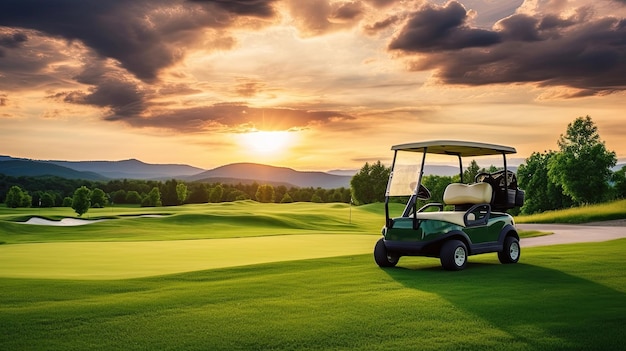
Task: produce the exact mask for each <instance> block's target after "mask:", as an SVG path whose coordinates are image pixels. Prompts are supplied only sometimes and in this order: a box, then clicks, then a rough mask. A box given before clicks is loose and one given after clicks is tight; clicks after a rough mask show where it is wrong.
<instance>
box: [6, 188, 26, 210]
mask: <svg viewBox="0 0 626 351" xmlns="http://www.w3.org/2000/svg"><path fill="white" fill-rule="evenodd" d="M23 198H24V191H22V188H20V187H19V186H17V185H14V186H12V187H11V188H10V189H9V191H8V192H7V196H6V199H5V200H4V203H5V204H6V205H7V207H10V208H17V207H22V205H23V203H24V201H23Z"/></svg>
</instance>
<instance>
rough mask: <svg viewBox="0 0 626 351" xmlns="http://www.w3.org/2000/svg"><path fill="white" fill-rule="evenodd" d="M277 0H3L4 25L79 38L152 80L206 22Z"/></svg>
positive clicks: (263, 13) (215, 24)
mask: <svg viewBox="0 0 626 351" xmlns="http://www.w3.org/2000/svg"><path fill="white" fill-rule="evenodd" d="M272 3H273V0H265V1H261V0H250V1H245V0H241V1H194V2H190V1H184V0H178V1H168V0H107V1H102V0H54V1H50V0H3V1H1V2H0V26H5V27H14V28H29V29H34V30H37V31H40V32H43V33H47V34H49V35H52V36H57V37H62V38H65V39H67V40H80V41H81V42H83V43H84V44H85V45H86V46H88V47H90V48H91V49H93V50H94V51H95V52H97V53H98V54H99V55H101V56H102V57H106V58H113V59H116V60H117V61H119V62H120V63H121V65H122V66H123V67H124V68H125V69H127V70H128V71H129V72H131V73H132V74H134V75H135V76H136V77H138V78H140V79H143V80H147V81H150V80H153V79H155V78H156V76H157V73H158V71H159V70H160V69H162V68H165V67H168V66H170V65H172V64H174V63H175V62H177V61H178V60H179V59H180V58H181V57H182V53H181V49H180V47H183V46H184V44H185V43H187V42H190V41H191V40H193V39H194V38H195V36H196V35H197V34H198V33H199V32H201V30H202V29H203V28H224V27H226V26H228V25H229V24H231V23H232V21H233V20H234V19H235V18H236V15H247V16H258V17H263V18H266V17H268V16H271V15H272V14H273V11H272V8H271V4H272Z"/></svg>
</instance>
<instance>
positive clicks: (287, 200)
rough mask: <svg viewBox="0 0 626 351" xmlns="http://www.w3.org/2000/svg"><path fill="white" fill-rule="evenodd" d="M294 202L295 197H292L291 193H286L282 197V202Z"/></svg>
mask: <svg viewBox="0 0 626 351" xmlns="http://www.w3.org/2000/svg"><path fill="white" fill-rule="evenodd" d="M292 202H293V198H291V195H289V193H285V195H283V198H282V199H280V203H281V204H290V203H292Z"/></svg>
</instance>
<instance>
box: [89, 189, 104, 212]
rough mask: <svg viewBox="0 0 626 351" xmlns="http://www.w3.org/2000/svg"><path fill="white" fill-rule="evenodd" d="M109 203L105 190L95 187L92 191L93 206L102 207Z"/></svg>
mask: <svg viewBox="0 0 626 351" xmlns="http://www.w3.org/2000/svg"><path fill="white" fill-rule="evenodd" d="M106 204H107V195H106V194H105V193H104V190H102V189H100V188H95V189H93V190H92V191H91V207H94V208H102V207H104V206H105V205H106Z"/></svg>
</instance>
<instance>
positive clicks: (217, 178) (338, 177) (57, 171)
mask: <svg viewBox="0 0 626 351" xmlns="http://www.w3.org/2000/svg"><path fill="white" fill-rule="evenodd" d="M335 172H343V173H344V174H332V173H330V172H329V173H327V172H302V171H296V170H294V169H291V168H286V167H275V166H268V165H262V164H256V163H233V164H229V165H225V166H220V167H217V168H215V169H211V170H204V169H202V168H197V167H193V166H189V165H183V164H150V163H145V162H142V161H139V160H136V159H130V160H122V161H59V160H31V159H24V158H14V157H11V156H0V174H5V175H8V176H15V177H19V176H30V177H36V176H58V177H62V178H68V179H85V180H98V181H106V180H110V179H143V180H167V179H178V180H183V181H201V182H209V183H217V182H219V183H228V184H233V183H234V184H236V183H242V184H249V183H252V182H259V183H263V184H272V185H285V186H288V187H290V186H296V187H314V188H317V187H320V188H325V189H333V188H340V187H346V188H348V187H350V180H351V179H352V175H354V174H355V173H356V172H357V171H356V170H355V171H353V172H352V175H350V174H349V172H350V171H346V170H341V171H340V170H337V171H335ZM346 173H347V174H346Z"/></svg>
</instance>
